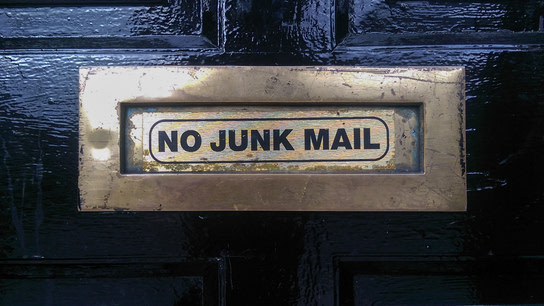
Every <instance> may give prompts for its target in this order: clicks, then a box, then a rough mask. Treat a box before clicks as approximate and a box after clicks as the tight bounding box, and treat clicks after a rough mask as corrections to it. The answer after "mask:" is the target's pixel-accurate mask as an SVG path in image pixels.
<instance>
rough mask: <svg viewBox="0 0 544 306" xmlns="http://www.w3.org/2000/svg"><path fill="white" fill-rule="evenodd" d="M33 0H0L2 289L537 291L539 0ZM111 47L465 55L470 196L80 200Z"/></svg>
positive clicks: (468, 298)
mask: <svg viewBox="0 0 544 306" xmlns="http://www.w3.org/2000/svg"><path fill="white" fill-rule="evenodd" d="M38 2H39V1H33V2H25V1H20V2H17V4H18V5H13V3H14V2H8V1H0V182H1V184H0V208H1V209H0V233H1V234H0V265H1V269H2V271H3V273H2V275H3V276H2V279H1V280H0V304H7V305H10V304H11V305H23V304H24V305H27V304H30V305H32V304H35V305H42V304H46V305H48V304H49V305H54V304H73V303H76V301H78V299H80V300H79V301H89V304H111V305H114V304H132V303H134V301H141V302H143V303H149V304H175V303H177V304H183V303H187V304H189V305H193V304H200V305H217V304H220V305H241V304H242V305H285V304H288V305H293V304H298V305H334V304H335V303H336V304H338V305H353V304H355V305H366V304H371V303H373V302H377V303H405V304H429V303H430V304H434V303H448V302H451V303H455V304H457V303H464V304H473V303H542V302H544V296H543V295H542V293H541V290H540V288H539V286H538V284H542V281H543V275H544V274H543V267H544V265H543V261H542V255H543V254H544V245H543V244H542V243H541V240H542V239H541V235H540V234H539V233H540V232H541V227H542V225H543V218H542V217H541V216H542V215H543V213H544V209H543V207H544V206H543V197H544V188H542V186H544V176H543V175H542V173H543V171H544V169H543V168H544V167H543V166H542V164H543V163H542V156H544V154H543V153H544V138H542V135H543V130H544V109H543V105H544V104H543V103H544V102H543V101H544V91H542V88H541V87H542V84H544V72H543V71H544V53H543V52H542V51H543V46H544V32H542V30H541V29H540V26H539V22H540V20H541V16H543V15H544V13H543V8H542V3H541V2H539V1H528V2H525V3H524V5H519V4H514V3H510V2H504V1H440V2H437V1H364V0H350V1H342V0H338V1H322V0H300V1H290V2H284V1H274V0H269V1H250V0H235V1H230V0H226V1H217V2H216V1H212V0H210V1H204V0H203V1H195V2H185V1H168V2H161V3H154V4H152V5H145V6H143V5H141V3H140V2H137V1H134V2H123V3H121V4H119V3H120V2H115V3H112V2H109V3H108V5H102V4H101V3H98V2H96V1H95V2H94V3H93V5H88V4H86V5H82V4H81V3H78V2H68V1H64V2H63V3H62V5H55V6H49V5H42V4H43V3H42V2H40V3H38ZM443 16H446V17H443ZM91 23H92V24H91ZM539 29H540V30H541V31H539ZM113 65H131V66H133V65H134V66H135V65H146V66H147V65H357V66H386V67H390V66H420V65H439V66H440V65H455V66H465V67H466V110H467V112H466V137H467V139H466V145H467V147H466V152H467V183H468V184H467V185H468V187H467V191H468V207H467V212H466V213H403V212H392V213H345V212H344V213H339V212H326V213H325V212H323V213H318V212H306V213H297V212H154V213H151V212H140V213H133V212H130V213H127V212H113V213H81V212H79V211H78V200H79V194H78V189H77V186H78V185H77V177H78V68H79V67H81V66H113ZM353 188H356V186H354V187H353ZM240 192H243V191H240ZM340 204H341V203H340ZM20 292H28V294H25V295H21V293H20ZM142 292H149V294H147V293H146V294H143V293H142Z"/></svg>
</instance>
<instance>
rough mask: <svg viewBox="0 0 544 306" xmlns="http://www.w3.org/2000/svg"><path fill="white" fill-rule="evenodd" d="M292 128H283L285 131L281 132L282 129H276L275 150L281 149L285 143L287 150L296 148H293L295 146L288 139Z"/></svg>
mask: <svg viewBox="0 0 544 306" xmlns="http://www.w3.org/2000/svg"><path fill="white" fill-rule="evenodd" d="M292 131H293V130H292V129H286V130H283V132H282V133H281V134H280V130H274V132H273V133H274V150H275V151H279V150H280V145H283V146H284V147H285V149H286V150H295V149H293V146H292V145H291V143H289V140H287V136H288V135H289V133H291V132H292Z"/></svg>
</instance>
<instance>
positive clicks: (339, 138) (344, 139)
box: [331, 129, 351, 150]
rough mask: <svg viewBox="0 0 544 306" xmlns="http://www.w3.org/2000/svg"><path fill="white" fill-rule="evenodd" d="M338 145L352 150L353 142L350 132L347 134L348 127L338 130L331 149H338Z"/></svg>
mask: <svg viewBox="0 0 544 306" xmlns="http://www.w3.org/2000/svg"><path fill="white" fill-rule="evenodd" d="M338 147H344V148H346V150H351V143H350V142H349V138H348V134H346V129H338V130H337V131H336V135H335V136H334V140H333V141H332V146H331V150H336V149H338Z"/></svg>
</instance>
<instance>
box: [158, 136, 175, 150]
mask: <svg viewBox="0 0 544 306" xmlns="http://www.w3.org/2000/svg"><path fill="white" fill-rule="evenodd" d="M164 144H166V145H167V146H168V149H169V150H170V152H177V151H178V131H171V132H170V138H168V135H167V134H166V132H165V131H159V152H164V149H165V148H164Z"/></svg>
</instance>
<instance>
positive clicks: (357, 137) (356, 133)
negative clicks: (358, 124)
mask: <svg viewBox="0 0 544 306" xmlns="http://www.w3.org/2000/svg"><path fill="white" fill-rule="evenodd" d="M353 148H354V149H360V148H361V129H360V128H354V129H353Z"/></svg>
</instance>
